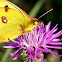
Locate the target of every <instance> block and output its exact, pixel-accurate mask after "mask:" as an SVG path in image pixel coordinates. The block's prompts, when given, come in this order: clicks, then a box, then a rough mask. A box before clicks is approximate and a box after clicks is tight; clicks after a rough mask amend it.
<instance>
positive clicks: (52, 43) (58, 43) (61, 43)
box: [49, 42, 62, 45]
mask: <svg viewBox="0 0 62 62" xmlns="http://www.w3.org/2000/svg"><path fill="white" fill-rule="evenodd" d="M49 44H51V45H62V42H57V43H55V42H51V43H49Z"/></svg>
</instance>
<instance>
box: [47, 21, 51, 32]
mask: <svg viewBox="0 0 62 62" xmlns="http://www.w3.org/2000/svg"><path fill="white" fill-rule="evenodd" d="M50 25H51V21H50V22H49V23H48V25H46V32H49V30H50Z"/></svg>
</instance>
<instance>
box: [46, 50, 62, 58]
mask: <svg viewBox="0 0 62 62" xmlns="http://www.w3.org/2000/svg"><path fill="white" fill-rule="evenodd" d="M47 50H48V51H49V52H50V53H51V54H53V55H55V56H58V57H61V56H62V55H57V54H56V53H54V52H53V51H51V50H50V49H47Z"/></svg>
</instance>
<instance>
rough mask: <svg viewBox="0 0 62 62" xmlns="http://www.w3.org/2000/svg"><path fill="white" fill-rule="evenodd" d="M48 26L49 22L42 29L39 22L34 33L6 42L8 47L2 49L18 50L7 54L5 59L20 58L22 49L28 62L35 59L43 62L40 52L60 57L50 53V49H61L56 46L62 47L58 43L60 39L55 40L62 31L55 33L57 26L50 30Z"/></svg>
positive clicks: (42, 25)
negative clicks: (27, 57)
mask: <svg viewBox="0 0 62 62" xmlns="http://www.w3.org/2000/svg"><path fill="white" fill-rule="evenodd" d="M50 25H51V22H49V23H48V25H46V26H45V27H44V24H43V22H41V24H40V25H38V26H36V27H34V31H32V32H30V33H26V34H24V35H21V36H19V37H17V38H16V39H17V41H15V40H12V41H13V42H6V44H7V45H10V46H4V48H18V49H17V50H16V51H15V52H13V53H9V54H10V55H9V56H8V57H7V58H10V57H12V56H14V55H15V57H14V58H13V60H15V59H17V58H19V57H21V56H22V55H23V53H21V54H20V55H18V54H19V52H20V51H22V49H24V50H25V52H26V53H27V55H28V56H29V61H30V62H31V59H32V60H33V61H34V62H36V59H35V58H40V59H41V61H42V62H43V55H41V54H42V52H43V53H48V52H50V53H51V54H53V55H55V56H59V57H61V56H62V55H57V54H56V53H54V52H53V51H52V48H53V49H62V47H61V46H58V45H62V42H60V41H61V40H62V39H57V37H59V36H60V35H62V30H60V31H59V32H57V33H55V32H56V31H57V30H58V28H57V25H58V24H56V25H55V26H54V27H53V28H52V29H51V30H50ZM54 45H55V46H54ZM49 48H50V49H49Z"/></svg>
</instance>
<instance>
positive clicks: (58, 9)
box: [0, 0, 62, 62]
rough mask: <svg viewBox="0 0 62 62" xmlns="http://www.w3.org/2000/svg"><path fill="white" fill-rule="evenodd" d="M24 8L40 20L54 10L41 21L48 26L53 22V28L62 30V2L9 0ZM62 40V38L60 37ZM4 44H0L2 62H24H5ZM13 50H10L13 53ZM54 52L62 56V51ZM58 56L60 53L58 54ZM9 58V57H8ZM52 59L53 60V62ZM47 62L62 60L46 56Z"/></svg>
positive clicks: (0, 60)
mask: <svg viewBox="0 0 62 62" xmlns="http://www.w3.org/2000/svg"><path fill="white" fill-rule="evenodd" d="M9 1H11V2H13V3H14V4H16V5H17V6H19V7H20V8H22V9H23V10H24V11H25V12H27V13H28V14H29V15H30V16H31V17H35V18H38V17H39V16H40V15H42V14H43V13H45V12H46V11H48V10H49V9H51V8H53V9H54V10H53V11H52V12H50V13H48V14H47V15H45V16H43V17H42V18H41V19H40V20H41V21H43V22H44V23H45V24H47V23H48V22H49V21H51V22H52V24H51V28H52V27H53V26H55V24H57V23H58V24H59V25H58V28H59V29H58V31H59V30H61V29H62V0H9ZM60 38H62V36H61V37H60ZM2 46H4V44H3V43H0V62H23V58H22V59H21V58H19V59H17V60H12V58H13V57H12V58H10V59H7V60H5V57H4V58H3V56H4V55H5V54H6V52H5V51H7V49H3V47H2ZM14 50H15V49H13V50H10V49H9V50H8V51H9V52H7V53H10V52H13V51H14ZM53 51H54V52H56V53H57V52H58V51H59V54H62V50H53ZM57 54H58V53H57ZM6 56H7V55H6ZM51 59H52V60H51ZM44 61H45V62H61V58H59V57H56V56H53V55H51V54H45V59H44Z"/></svg>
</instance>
